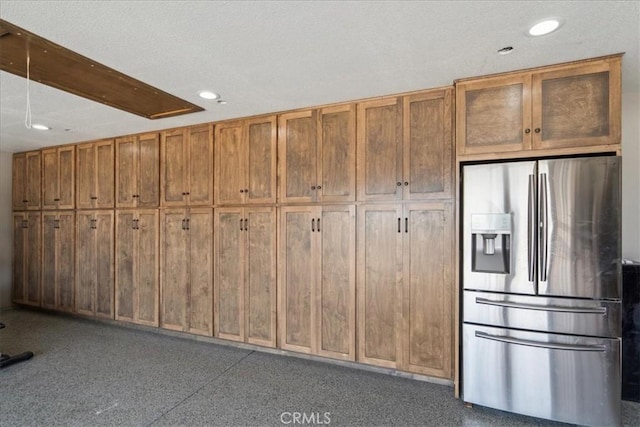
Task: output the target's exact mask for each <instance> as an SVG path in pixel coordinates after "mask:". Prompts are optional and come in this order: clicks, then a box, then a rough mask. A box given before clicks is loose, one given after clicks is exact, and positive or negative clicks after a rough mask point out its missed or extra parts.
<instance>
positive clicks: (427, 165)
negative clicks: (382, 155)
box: [402, 89, 453, 200]
mask: <svg viewBox="0 0 640 427" xmlns="http://www.w3.org/2000/svg"><path fill="white" fill-rule="evenodd" d="M452 92H453V90H452V89H446V90H437V91H430V92H425V93H421V94H416V95H411V96H405V97H404V98H403V102H404V114H403V115H404V119H403V122H404V125H403V136H404V144H403V147H404V153H403V159H404V160H403V170H404V172H403V177H404V180H403V183H402V188H403V191H404V199H405V200H414V199H431V198H447V197H451V181H452V165H453V143H452V134H451V127H452V120H451V111H452V108H451V103H452V102H453V100H452V98H453V94H452Z"/></svg>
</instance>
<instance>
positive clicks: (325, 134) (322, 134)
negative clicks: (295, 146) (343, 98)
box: [316, 104, 356, 202]
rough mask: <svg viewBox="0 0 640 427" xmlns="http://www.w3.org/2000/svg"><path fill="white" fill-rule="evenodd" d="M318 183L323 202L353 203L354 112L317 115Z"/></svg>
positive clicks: (348, 108) (350, 108) (330, 110)
mask: <svg viewBox="0 0 640 427" xmlns="http://www.w3.org/2000/svg"><path fill="white" fill-rule="evenodd" d="M318 122H319V123H318V142H319V143H318V154H317V158H318V180H317V183H316V190H317V193H318V195H319V198H320V199H321V200H322V201H324V202H352V201H355V199H356V108H355V105H354V104H348V105H339V106H336V107H327V108H323V109H321V110H320V112H319V113H318Z"/></svg>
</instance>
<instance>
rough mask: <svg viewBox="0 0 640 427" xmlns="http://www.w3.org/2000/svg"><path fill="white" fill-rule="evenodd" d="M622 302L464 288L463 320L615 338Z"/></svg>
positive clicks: (619, 331)
mask: <svg viewBox="0 0 640 427" xmlns="http://www.w3.org/2000/svg"><path fill="white" fill-rule="evenodd" d="M620 310H621V303H620V302H615V301H599V300H586V299H569V298H548V297H540V296H524V295H508V294H498V293H489V292H474V291H464V306H463V322H466V323H478V324H482V325H492V326H499V327H505V328H514V329H526V330H532V331H543V332H552V333H558V334H572V335H587V336H596V337H610V338H616V337H620V336H621V335H620V334H621V327H620V324H621V322H620Z"/></svg>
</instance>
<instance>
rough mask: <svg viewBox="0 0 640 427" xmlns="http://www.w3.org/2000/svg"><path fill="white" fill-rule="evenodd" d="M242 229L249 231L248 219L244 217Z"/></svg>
mask: <svg viewBox="0 0 640 427" xmlns="http://www.w3.org/2000/svg"><path fill="white" fill-rule="evenodd" d="M244 231H249V219H248V218H245V219H244Z"/></svg>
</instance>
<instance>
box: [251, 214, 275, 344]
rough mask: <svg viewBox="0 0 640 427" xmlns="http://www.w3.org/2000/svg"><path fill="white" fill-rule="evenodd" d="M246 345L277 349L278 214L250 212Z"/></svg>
mask: <svg viewBox="0 0 640 427" xmlns="http://www.w3.org/2000/svg"><path fill="white" fill-rule="evenodd" d="M244 217H245V223H244V232H245V234H246V257H245V258H244V264H245V271H246V275H245V277H246V280H245V283H246V285H245V298H244V312H245V316H246V321H245V325H246V329H245V331H246V341H247V342H249V343H251V344H258V345H264V346H269V347H275V346H276V210H275V208H246V209H245V215H244Z"/></svg>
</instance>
